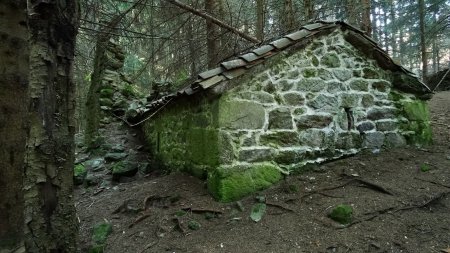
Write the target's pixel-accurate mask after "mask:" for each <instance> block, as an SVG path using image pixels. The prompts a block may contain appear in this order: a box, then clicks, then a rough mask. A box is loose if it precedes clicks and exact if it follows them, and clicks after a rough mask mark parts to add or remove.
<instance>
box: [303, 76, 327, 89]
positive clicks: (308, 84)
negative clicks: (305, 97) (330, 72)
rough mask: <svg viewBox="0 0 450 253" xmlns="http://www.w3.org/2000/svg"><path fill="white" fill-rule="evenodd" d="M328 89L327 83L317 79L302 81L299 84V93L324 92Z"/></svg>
mask: <svg viewBox="0 0 450 253" xmlns="http://www.w3.org/2000/svg"><path fill="white" fill-rule="evenodd" d="M325 87H326V83H325V82H324V81H323V80H321V79H317V78H314V79H313V78H311V79H301V80H300V81H299V82H298V83H297V90H298V91H311V92H318V91H321V90H323V89H324V88H325Z"/></svg>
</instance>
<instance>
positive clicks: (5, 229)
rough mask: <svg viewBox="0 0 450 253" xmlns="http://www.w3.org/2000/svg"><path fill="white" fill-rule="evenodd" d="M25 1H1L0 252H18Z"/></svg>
mask: <svg viewBox="0 0 450 253" xmlns="http://www.w3.org/2000/svg"><path fill="white" fill-rule="evenodd" d="M25 10H26V1H25V0H20V1H17V0H2V1H0V37H1V38H2V39H1V40H0V73H1V74H0V136H1V137H0V252H14V249H16V248H20V246H21V244H22V243H21V242H22V235H23V194H22V181H23V176H22V175H23V157H24V153H25V142H26V125H27V124H26V112H27V110H26V108H27V104H28V102H27V101H28V100H27V88H28V78H27V74H28V46H27V38H28V31H27V26H26V18H27V17H26V11H25Z"/></svg>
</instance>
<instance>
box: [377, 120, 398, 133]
mask: <svg viewBox="0 0 450 253" xmlns="http://www.w3.org/2000/svg"><path fill="white" fill-rule="evenodd" d="M376 126H377V130H378V131H382V132H384V131H394V130H396V129H397V126H398V124H397V122H396V121H394V120H382V121H377V122H376Z"/></svg>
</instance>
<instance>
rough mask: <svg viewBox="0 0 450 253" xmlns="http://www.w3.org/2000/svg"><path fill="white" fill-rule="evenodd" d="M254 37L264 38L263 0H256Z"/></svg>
mask: <svg viewBox="0 0 450 253" xmlns="http://www.w3.org/2000/svg"><path fill="white" fill-rule="evenodd" d="M256 39H258V40H259V41H263V40H264V0H256Z"/></svg>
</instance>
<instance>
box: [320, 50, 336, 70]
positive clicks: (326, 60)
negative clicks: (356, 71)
mask: <svg viewBox="0 0 450 253" xmlns="http://www.w3.org/2000/svg"><path fill="white" fill-rule="evenodd" d="M320 63H321V64H322V65H324V66H327V67H330V68H339V67H340V66H341V60H340V59H339V56H338V55H337V54H336V53H328V54H326V55H324V56H323V57H322V59H321V60H320Z"/></svg>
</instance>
